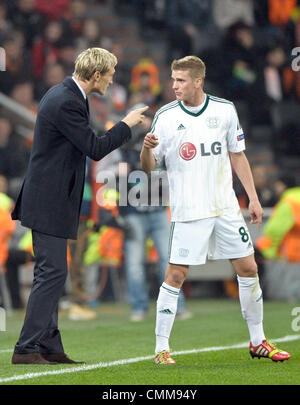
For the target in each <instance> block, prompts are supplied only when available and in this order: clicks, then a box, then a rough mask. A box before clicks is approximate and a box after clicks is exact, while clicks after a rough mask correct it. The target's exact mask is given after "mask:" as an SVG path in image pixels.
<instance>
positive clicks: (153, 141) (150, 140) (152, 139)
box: [144, 132, 159, 149]
mask: <svg viewBox="0 0 300 405" xmlns="http://www.w3.org/2000/svg"><path fill="white" fill-rule="evenodd" d="M158 143H159V142H158V138H157V136H156V135H155V134H151V132H148V134H147V135H146V136H145V138H144V147H145V148H146V149H153V148H155V147H156V146H157V145H158Z"/></svg>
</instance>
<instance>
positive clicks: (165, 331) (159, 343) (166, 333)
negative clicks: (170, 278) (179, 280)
mask: <svg viewBox="0 0 300 405" xmlns="http://www.w3.org/2000/svg"><path fill="white" fill-rule="evenodd" d="M179 291H180V289H179V288H175V287H171V286H170V285H168V284H166V283H162V286H161V287H160V289H159V294H158V299H157V304H156V327H155V335H156V346H155V353H158V352H161V351H162V350H168V351H169V350H170V347H169V337H170V333H171V330H172V326H173V323H174V319H175V315H176V311H177V301H178V296H179Z"/></svg>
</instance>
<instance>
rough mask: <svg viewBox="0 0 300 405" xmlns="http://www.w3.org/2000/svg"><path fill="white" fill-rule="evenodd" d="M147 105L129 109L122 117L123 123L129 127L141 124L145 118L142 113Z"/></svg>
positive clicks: (146, 108)
mask: <svg viewBox="0 0 300 405" xmlns="http://www.w3.org/2000/svg"><path fill="white" fill-rule="evenodd" d="M148 108H149V107H148V106H146V107H142V108H137V109H136V110H132V111H130V112H129V113H128V114H127V115H126V117H125V118H123V119H122V121H123V122H125V124H127V125H128V126H129V127H130V128H132V127H134V126H135V125H138V124H141V123H142V122H143V120H144V118H145V116H144V115H143V113H144V112H145V111H146V110H148Z"/></svg>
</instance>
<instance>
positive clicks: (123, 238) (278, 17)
mask: <svg viewBox="0 0 300 405" xmlns="http://www.w3.org/2000/svg"><path fill="white" fill-rule="evenodd" d="M0 46H1V47H2V48H3V49H4V50H5V55H6V70H5V71H1V72H0V94H4V95H5V96H7V97H9V98H10V99H11V100H13V101H14V102H16V103H18V105H21V106H22V107H24V108H25V109H27V110H29V111H30V112H32V113H33V114H36V113H37V108H38V103H39V100H40V99H41V97H42V96H43V94H44V93H45V92H46V91H47V90H48V89H49V88H50V87H51V86H53V85H56V84H58V83H60V82H62V81H63V79H64V78H65V76H67V75H72V72H73V67H74V60H75V58H76V55H77V54H78V53H79V52H80V51H82V50H83V49H86V48H88V47H93V46H97V47H103V48H106V49H108V50H110V51H111V52H113V53H114V54H115V55H116V56H117V58H118V65H117V68H116V74H115V79H114V84H113V85H112V86H111V87H110V88H109V90H108V92H107V94H106V95H105V96H104V97H99V96H97V95H91V96H89V102H90V108H91V121H92V125H93V127H94V128H95V130H96V131H97V132H98V133H99V134H101V133H103V132H104V131H105V130H107V129H108V128H110V127H111V126H112V125H113V124H114V123H115V122H117V121H118V120H120V118H122V117H123V116H124V115H125V114H126V112H127V111H128V110H129V109H131V108H133V107H135V106H137V105H143V104H145V105H148V106H149V107H150V108H149V112H148V113H147V119H146V121H145V123H144V124H143V126H141V127H139V128H138V129H134V131H133V138H132V141H131V142H130V144H127V145H125V146H124V147H122V148H121V149H120V150H117V151H115V152H113V153H111V154H110V155H109V156H107V157H106V158H105V159H103V160H102V161H101V162H98V163H96V162H92V161H90V160H89V159H88V160H87V175H86V187H85V192H84V201H83V205H82V213H81V224H80V229H79V238H78V241H77V242H74V241H70V248H69V268H70V280H69V284H68V285H67V286H66V293H65V297H64V298H65V305H67V303H68V302H69V301H71V302H72V308H71V309H72V311H71V309H70V317H71V319H90V318H92V317H93V316H94V312H93V310H92V309H91V308H92V307H93V306H96V305H98V304H99V301H101V299H105V294H104V292H105V291H106V294H107V296H108V299H110V298H112V299H114V300H119V301H122V300H124V295H126V296H127V295H128V297H129V301H130V304H131V308H132V313H131V319H132V320H133V321H138V320H142V319H143V317H144V316H146V314H147V310H148V305H149V304H148V300H149V298H151V297H154V296H155V291H154V289H152V288H151V285H152V286H153V285H157V286H158V285H159V283H160V281H161V278H162V277H163V272H164V269H165V265H166V262H167V251H166V250H167V247H166V248H164V245H167V242H168V226H169V219H168V218H169V216H168V214H169V213H168V208H167V207H164V206H158V207H148V208H147V207H130V206H127V207H118V203H117V198H116V196H117V195H118V190H117V189H115V190H112V189H110V190H107V191H106V194H105V199H106V200H105V201H106V203H105V204H104V206H102V207H99V205H98V204H97V198H96V197H97V193H98V192H99V189H100V187H101V184H100V183H99V182H97V174H98V173H103V171H111V172H113V173H115V174H116V176H117V178H119V179H120V177H122V176H124V177H126V178H128V176H129V175H130V173H131V172H132V171H134V170H136V169H140V166H139V153H140V150H141V146H142V142H143V137H144V135H145V133H146V132H147V131H149V129H150V127H151V120H152V118H153V116H154V114H155V112H156V111H157V110H158V108H160V107H161V106H162V105H164V104H166V103H168V102H170V101H172V100H173V99H174V94H173V91H172V82H171V80H170V64H171V62H172V60H173V59H176V58H180V57H183V56H185V55H189V54H194V55H197V56H199V57H200V58H202V59H203V60H204V62H205V63H206V67H207V76H206V79H205V87H204V88H205V91H206V92H207V93H209V94H214V95H217V96H218V97H224V98H227V99H229V100H231V101H233V102H234V104H235V106H236V108H237V111H238V114H239V117H240V121H241V124H242V126H243V128H244V131H245V135H246V143H247V151H246V153H247V156H248V158H249V161H250V163H251V165H252V169H253V174H254V180H255V183H256V187H257V191H258V194H259V197H260V200H261V203H262V205H263V207H269V208H272V207H274V206H275V205H276V204H277V203H278V202H279V200H280V198H281V197H282V193H283V192H284V191H285V190H286V189H290V188H297V187H296V186H297V185H298V186H299V178H300V159H299V154H300V114H299V105H300V61H299V62H298V65H297V63H295V59H296V57H297V55H298V54H299V55H300V48H299V50H298V52H297V47H300V1H299V0H126V1H125V0H124V1H123V0H85V1H83V0H52V1H51V2H50V1H48V0H0ZM295 49H296V52H295ZM293 50H294V51H293ZM293 62H294V63H293ZM297 67H298V68H299V69H297ZM32 138H33V130H32V129H31V130H29V129H28V128H27V129H25V128H24V127H22V126H20V125H16V121H15V120H14V116H13V114H9V115H8V114H7V112H6V110H5V108H4V105H3V103H2V105H0V209H1V210H2V211H0V214H1V215H0V223H1V224H0V228H1V229H0V270H1V272H2V275H3V274H5V281H6V284H7V286H8V290H9V294H10V297H9V298H10V301H11V306H12V307H13V308H23V307H24V305H25V304H26V297H24V292H23V290H22V288H21V286H22V285H23V284H24V280H21V279H20V277H21V276H20V266H23V267H24V266H26V265H27V266H28V268H32V265H33V262H34V256H33V254H32V246H31V240H30V233H28V230H25V229H22V228H21V227H20V226H19V225H18V224H11V222H10V220H9V218H8V216H7V215H6V214H5V213H4V212H6V213H7V212H9V211H10V210H11V208H12V206H13V204H14V200H15V198H16V196H17V194H18V191H19V188H20V185H21V184H22V181H23V178H24V175H25V172H26V168H27V164H28V159H29V156H30V149H31V144H32ZM132 185H134V183H128V187H129V188H130V186H132ZM234 187H235V190H236V193H237V196H238V198H239V202H240V205H241V208H246V207H247V203H248V201H247V196H246V194H245V192H244V190H243V188H242V187H241V185H240V184H239V182H238V181H237V179H234ZM299 210H300V200H299V205H298V208H296V211H295V216H297V215H298V217H299V215H300V214H299ZM5 215H6V216H5ZM298 220H299V218H298ZM1 221H2V222H1ZM299 227H300V224H299ZM298 234H300V231H299V229H298ZM284 236H285V235H283V236H282V239H283V238H284ZM298 243H299V244H298V245H296V246H298V249H299V251H300V237H299V239H298ZM296 249H297V247H296ZM262 250H263V248H262ZM137 252H139V254H137ZM261 257H262V256H261ZM272 258H273V259H274V258H276V257H275V256H273V257H272ZM299 262H300V260H299ZM261 263H263V260H261ZM157 268H158V269H159V270H158V271H156V270H157ZM299 270H300V269H299ZM120 273H122V274H126V277H123V279H124V278H125V279H126V282H125V285H123V284H122V277H120ZM109 283H110V285H111V291H110V290H109V288H108V285H109ZM25 284H26V283H25ZM149 285H150V287H149ZM125 291H126V292H125ZM137 291H139V292H140V294H139V296H138V295H137ZM185 293H186V296H188V295H189V284H188V283H187V286H186V291H185ZM214 293H216V291H215V290H214ZM110 294H111V295H110ZM217 294H219V295H220V294H221V295H222V294H225V295H227V296H230V297H233V298H234V297H237V290H236V285H235V283H234V281H233V282H232V283H231V282H230V283H227V284H226V283H224V284H222V286H221V289H220V288H219V287H218V290H217ZM2 295H3V292H2ZM2 300H3V298H2ZM63 302H64V300H62V307H63ZM87 305H88V306H89V308H88V307H87ZM180 314H181V315H182V317H183V318H184V317H187V316H188V312H187V310H186V309H185V302H184V297H182V302H181V303H180V305H179V314H178V316H179V315H180Z"/></svg>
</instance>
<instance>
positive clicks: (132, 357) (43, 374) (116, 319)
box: [0, 299, 300, 386]
mask: <svg viewBox="0 0 300 405" xmlns="http://www.w3.org/2000/svg"><path fill="white" fill-rule="evenodd" d="M187 307H188V309H189V310H190V311H191V312H192V313H193V318H191V319H188V320H184V321H183V320H176V321H175V323H174V327H173V331H172V335H171V340H170V344H171V350H172V351H173V352H177V353H178V354H175V355H174V356H173V357H174V358H175V359H176V361H177V364H176V365H170V366H162V365H156V364H154V361H153V352H154V343H155V337H154V328H155V304H154V303H152V305H151V309H150V312H149V317H148V318H147V319H146V320H145V321H143V322H140V323H131V322H129V320H128V319H129V307H128V305H124V304H122V305H121V304H110V303H104V304H102V305H100V307H99V308H98V309H97V318H96V319H95V320H93V321H71V320H69V319H68V317H67V313H66V312H61V313H60V318H59V326H60V330H61V334H62V337H63V342H64V347H65V351H66V353H67V354H68V355H69V356H70V357H71V358H74V359H75V360H84V361H86V364H85V365H84V366H82V365H75V366H74V365H44V366H38V365H31V366H30V365H29V366H25V365H12V364H11V363H10V361H11V356H12V349H13V346H14V344H15V342H16V340H17V338H18V335H19V332H20V329H21V326H22V323H23V317H24V312H23V311H16V312H14V313H13V314H12V315H11V316H9V317H8V318H7V327H6V329H7V331H6V332H0V385H106V386H108V385H131V386H132V385H168V386H171V385H299V383H300V331H299V332H297V330H295V325H299V326H300V319H299V322H298V323H297V322H296V321H297V320H296V319H295V316H293V315H292V310H293V308H295V307H300V303H286V302H278V301H266V302H265V303H264V328H265V333H266V336H267V337H268V338H269V339H270V340H273V341H276V339H280V338H284V337H286V336H292V339H293V340H291V339H290V338H287V339H286V340H287V341H283V342H280V343H279V342H278V347H279V348H282V349H284V350H287V351H289V352H290V353H291V355H292V357H291V358H290V359H289V360H288V361H285V362H283V363H281V362H278V363H275V362H272V361H271V360H269V359H260V360H259V359H251V357H250V355H249V352H248V347H246V346H245V345H244V346H243V345H242V347H240V348H235V346H236V345H238V344H240V343H245V344H246V343H247V342H248V341H249V335H248V329H247V325H246V323H245V321H244V320H243V319H242V316H241V311H240V305H239V302H238V301H234V300H226V299H222V300H203V299H202V300H188V301H187ZM293 321H294V323H293ZM293 325H294V327H293ZM293 329H294V330H293ZM228 346H234V348H228ZM220 347H224V348H223V349H220ZM193 349H194V352H191V351H192V350H193ZM122 360H124V362H123V364H122V362H121V361H122Z"/></svg>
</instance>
